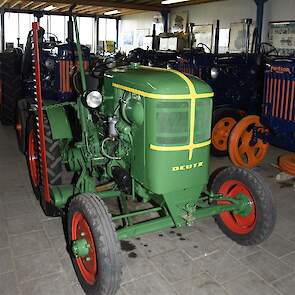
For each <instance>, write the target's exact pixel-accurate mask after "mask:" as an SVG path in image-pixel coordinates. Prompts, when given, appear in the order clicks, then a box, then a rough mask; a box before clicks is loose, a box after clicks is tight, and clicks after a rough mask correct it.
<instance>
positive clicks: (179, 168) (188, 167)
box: [172, 162, 204, 172]
mask: <svg viewBox="0 0 295 295" xmlns="http://www.w3.org/2000/svg"><path fill="white" fill-rule="evenodd" d="M203 164H204V162H198V163H194V164H188V165H181V166H175V167H172V171H173V172H176V171H186V170H191V169H194V168H199V167H203Z"/></svg>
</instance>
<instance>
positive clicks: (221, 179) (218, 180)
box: [212, 167, 276, 246]
mask: <svg viewBox="0 0 295 295" xmlns="http://www.w3.org/2000/svg"><path fill="white" fill-rule="evenodd" d="M212 191H213V192H214V193H221V194H223V195H224V196H226V197H230V198H237V197H238V195H239V194H242V195H244V196H246V197H247V198H248V200H249V203H250V204H251V206H252V209H251V211H250V213H249V214H248V215H247V216H242V215H239V214H235V213H234V212H232V211H227V212H223V213H221V214H219V215H218V216H216V217H215V221H216V223H217V225H218V226H219V228H220V229H221V230H222V232H223V233H224V234H226V235H227V236H228V237H229V238H231V239H232V240H234V241H235V242H237V243H238V244H240V245H244V246H247V245H256V244H260V243H262V242H263V241H265V240H266V239H267V238H268V237H269V236H270V235H271V233H272V231H273V229H274V226H275V222H276V209H275V205H274V200H273V197H272V193H271V191H270V189H269V187H268V186H266V185H265V182H264V180H263V179H262V177H261V176H260V175H259V174H257V173H256V172H254V171H249V170H246V169H243V168H238V167H229V168H225V169H223V170H221V172H219V173H218V174H217V176H216V177H215V179H214V180H213V183H212ZM226 203H228V202H224V201H223V202H220V204H226Z"/></svg>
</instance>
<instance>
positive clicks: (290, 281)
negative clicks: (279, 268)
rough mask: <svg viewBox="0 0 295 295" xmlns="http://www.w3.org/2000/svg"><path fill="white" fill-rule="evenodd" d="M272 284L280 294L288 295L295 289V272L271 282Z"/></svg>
mask: <svg viewBox="0 0 295 295" xmlns="http://www.w3.org/2000/svg"><path fill="white" fill-rule="evenodd" d="M273 286H274V287H275V288H277V289H278V290H279V291H280V292H281V293H282V294H284V295H290V294H294V290H295V274H294V273H293V274H291V275H289V276H287V277H284V278H282V279H280V280H278V281H275V282H274V283H273Z"/></svg>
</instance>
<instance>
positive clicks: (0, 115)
mask: <svg viewBox="0 0 295 295" xmlns="http://www.w3.org/2000/svg"><path fill="white" fill-rule="evenodd" d="M22 55H23V53H22V50H21V49H20V48H14V49H12V50H7V51H4V52H3V53H0V121H1V123H2V124H3V125H14V124H15V120H16V116H15V110H16V105H17V102H18V101H19V100H20V99H21V98H22V97H23V94H24V88H23V83H22V77H21V63H22Z"/></svg>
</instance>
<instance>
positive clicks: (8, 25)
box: [4, 13, 19, 47]
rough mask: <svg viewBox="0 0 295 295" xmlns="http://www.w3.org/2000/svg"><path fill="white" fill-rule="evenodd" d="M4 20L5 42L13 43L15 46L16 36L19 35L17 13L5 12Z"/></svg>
mask: <svg viewBox="0 0 295 295" xmlns="http://www.w3.org/2000/svg"><path fill="white" fill-rule="evenodd" d="M4 22H5V26H4V34H5V42H6V44H7V43H13V45H14V46H15V47H16V46H17V38H18V36H19V34H18V32H19V26H18V14H17V13H5V14H4ZM16 24H17V25H16Z"/></svg>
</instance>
